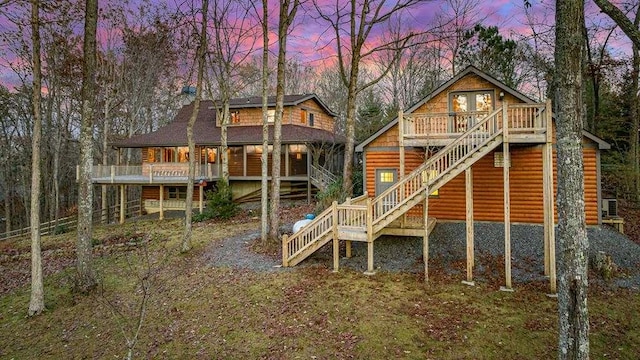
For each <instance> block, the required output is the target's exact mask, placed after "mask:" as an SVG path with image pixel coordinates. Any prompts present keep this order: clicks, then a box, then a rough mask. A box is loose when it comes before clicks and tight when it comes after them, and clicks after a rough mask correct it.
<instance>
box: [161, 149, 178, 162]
mask: <svg viewBox="0 0 640 360" xmlns="http://www.w3.org/2000/svg"><path fill="white" fill-rule="evenodd" d="M175 157H176V149H175V148H164V149H162V161H163V162H175V161H176V160H175Z"/></svg>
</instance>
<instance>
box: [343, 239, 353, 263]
mask: <svg viewBox="0 0 640 360" xmlns="http://www.w3.org/2000/svg"><path fill="white" fill-rule="evenodd" d="M344 247H345V257H346V258H347V259H351V256H352V255H351V240H347V241H345V242H344Z"/></svg>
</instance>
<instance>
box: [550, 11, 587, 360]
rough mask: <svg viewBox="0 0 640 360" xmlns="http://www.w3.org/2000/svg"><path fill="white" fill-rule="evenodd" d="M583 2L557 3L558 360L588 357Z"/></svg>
mask: <svg viewBox="0 0 640 360" xmlns="http://www.w3.org/2000/svg"><path fill="white" fill-rule="evenodd" d="M583 29H584V0H563V1H558V2H557V3H556V53H555V64H556V76H555V89H556V94H555V107H556V114H557V122H556V126H557V135H556V138H557V152H558V154H557V163H558V244H559V247H560V253H561V257H560V263H559V268H558V270H559V271H558V315H559V328H558V329H559V330H558V333H559V337H558V358H559V359H588V358H589V314H588V309H587V287H588V281H587V254H588V247H589V243H588V240H587V232H586V225H585V212H584V206H585V205H584V169H583V158H582V124H583V117H584V113H583V106H582V96H583V94H582V87H583V83H582V59H583V56H581V55H580V54H582V51H584V37H583V35H582V31H583Z"/></svg>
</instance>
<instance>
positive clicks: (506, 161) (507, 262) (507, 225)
mask: <svg viewBox="0 0 640 360" xmlns="http://www.w3.org/2000/svg"><path fill="white" fill-rule="evenodd" d="M507 108H508V105H507V102H506V101H505V102H504V103H503V108H502V137H503V144H502V147H503V150H502V151H503V152H502V154H503V164H502V169H503V172H502V175H503V192H504V286H502V287H500V290H502V291H513V288H512V287H511V199H510V191H509V167H510V166H511V154H510V153H509V118H508V114H507Z"/></svg>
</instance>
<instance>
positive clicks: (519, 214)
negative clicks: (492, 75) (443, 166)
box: [365, 144, 598, 225]
mask: <svg viewBox="0 0 640 360" xmlns="http://www.w3.org/2000/svg"><path fill="white" fill-rule="evenodd" d="M496 151H498V152H500V151H502V150H501V149H498V150H496ZM496 151H494V152H491V153H489V154H488V155H486V156H485V157H483V158H482V159H480V160H478V162H477V163H475V164H474V165H473V185H474V186H473V189H474V191H473V200H474V219H475V220H476V221H498V222H501V221H503V219H504V212H503V208H502V207H503V190H502V185H503V177H502V168H501V167H494V153H495V152H496ZM596 153H597V149H596V148H594V147H585V149H584V170H585V207H586V209H585V210H586V219H587V224H589V225H597V224H598V208H597V204H598V202H597V171H596V168H597V163H596ZM365 156H366V165H367V169H366V189H367V191H368V192H369V194H375V169H376V168H396V169H399V163H400V161H399V158H400V156H399V153H398V152H397V151H390V150H384V151H376V149H368V150H367V151H366V153H365ZM554 158H555V150H554ZM422 161H424V153H423V152H421V151H416V150H412V151H406V153H405V168H406V171H407V173H408V172H410V171H411V170H412V169H414V168H416V167H417V166H419V165H420V164H421V163H422ZM553 170H554V171H553V173H554V189H556V174H557V169H556V164H555V163H554V168H553ZM510 185H511V186H510V189H511V221H513V222H521V223H538V224H541V223H543V209H542V147H541V146H514V145H513V144H512V145H511V168H510ZM554 212H555V205H554ZM421 213H422V208H421V207H419V206H417V207H415V208H414V209H413V210H412V211H410V213H409V215H410V216H419V215H420V214H421ZM429 216H433V217H435V218H436V219H438V220H465V186H464V173H462V174H460V175H458V176H457V177H455V178H454V179H452V180H451V181H450V182H448V183H447V184H445V185H444V186H443V187H441V188H440V190H439V194H438V196H436V197H433V196H432V197H431V198H430V199H429ZM556 221H557V214H556Z"/></svg>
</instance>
